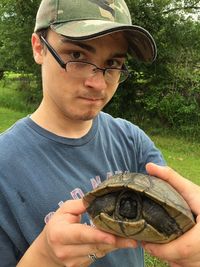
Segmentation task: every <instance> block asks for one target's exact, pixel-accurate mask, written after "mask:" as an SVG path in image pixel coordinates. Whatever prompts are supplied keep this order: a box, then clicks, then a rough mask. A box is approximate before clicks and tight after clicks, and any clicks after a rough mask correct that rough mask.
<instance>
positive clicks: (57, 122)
mask: <svg viewBox="0 0 200 267" xmlns="http://www.w3.org/2000/svg"><path fill="white" fill-rule="evenodd" d="M31 119H32V120H33V121H34V122H35V123H36V124H38V125H39V126H40V127H42V128H44V129H46V130H48V131H50V132H52V133H54V134H56V135H58V136H62V137H67V138H81V137H83V136H84V135H86V134H87V133H88V132H89V130H90V129H91V127H92V123H93V120H89V121H78V120H70V119H69V118H67V117H65V116H64V115H63V116H57V114H55V113H54V112H51V111H50V110H48V109H47V108H45V107H44V106H43V104H41V105H40V106H39V107H38V109H37V110H36V111H35V112H34V113H33V114H32V115H31Z"/></svg>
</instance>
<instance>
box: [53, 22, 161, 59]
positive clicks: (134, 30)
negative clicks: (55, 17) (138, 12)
mask: <svg viewBox="0 0 200 267" xmlns="http://www.w3.org/2000/svg"><path fill="white" fill-rule="evenodd" d="M50 27H51V29H52V30H53V31H55V32H57V33H59V34H61V35H64V36H65V37H67V38H69V39H72V40H89V39H94V38H97V37H100V36H103V35H107V34H110V33H112V32H118V31H123V32H125V36H126V38H127V40H128V43H129V53H130V54H131V55H132V56H134V57H136V58H137V59H138V60H141V61H145V62H153V61H154V60H155V58H156V55H157V49H156V44H155V41H154V39H153V37H152V36H151V34H150V33H149V32H148V31H146V30H145V29H144V28H142V27H139V26H136V25H124V24H119V23H116V22H111V21H105V20H82V21H71V22H63V23H59V24H52V25H51V26H50Z"/></svg>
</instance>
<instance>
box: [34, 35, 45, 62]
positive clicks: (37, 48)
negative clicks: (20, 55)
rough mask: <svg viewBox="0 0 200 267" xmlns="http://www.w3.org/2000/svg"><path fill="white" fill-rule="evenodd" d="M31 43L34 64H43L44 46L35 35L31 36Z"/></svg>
mask: <svg viewBox="0 0 200 267" xmlns="http://www.w3.org/2000/svg"><path fill="white" fill-rule="evenodd" d="M31 43H32V49H33V57H34V59H35V62H36V63H37V64H40V65H41V64H42V63H43V56H44V46H43V44H42V42H41V40H40V37H39V36H38V35H37V34H36V33H33V34H32V38H31Z"/></svg>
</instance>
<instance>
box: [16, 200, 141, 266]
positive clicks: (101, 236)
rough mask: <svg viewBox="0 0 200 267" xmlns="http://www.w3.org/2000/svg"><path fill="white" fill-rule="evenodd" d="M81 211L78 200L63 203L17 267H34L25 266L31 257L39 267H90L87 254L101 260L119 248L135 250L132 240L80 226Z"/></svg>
mask: <svg viewBox="0 0 200 267" xmlns="http://www.w3.org/2000/svg"><path fill="white" fill-rule="evenodd" d="M85 211H86V206H85V204H84V202H83V201H82V200H69V201H66V202H65V203H64V204H63V205H62V206H61V207H60V208H59V209H58V210H57V211H56V212H55V214H54V215H53V216H52V218H51V219H50V221H49V222H48V223H47V225H46V226H45V228H44V230H43V231H42V233H41V234H40V236H39V237H38V238H37V239H36V240H35V242H34V243H33V245H32V246H31V247H30V248H29V253H28V251H27V253H26V254H25V256H26V258H25V257H24V259H23V258H22V260H21V261H20V264H19V265H18V267H22V266H26V267H27V266H29V267H32V266H37V264H36V263H35V262H34V264H35V265H31V264H29V265H28V263H29V261H31V258H32V260H33V261H34V255H35V256H37V257H38V262H39V260H40V261H41V260H42V262H44V263H43V264H41V262H40V265H38V266H42V267H44V266H45V267H46V266H48V267H57V266H67V267H71V266H73V267H76V266H77V267H80V266H81V267H87V266H89V265H90V264H91V263H92V259H91V258H90V257H89V256H88V255H90V254H95V255H96V257H97V258H102V257H104V256H105V255H106V254H107V253H109V252H111V251H113V250H116V249H119V248H127V247H137V242H136V241H134V240H128V239H124V238H120V237H116V236H114V235H112V234H109V233H105V232H103V231H100V230H98V229H96V228H95V227H93V226H89V225H85V224H80V220H81V214H83V213H84V212H85ZM37 257H36V258H37ZM45 264H46V265H45Z"/></svg>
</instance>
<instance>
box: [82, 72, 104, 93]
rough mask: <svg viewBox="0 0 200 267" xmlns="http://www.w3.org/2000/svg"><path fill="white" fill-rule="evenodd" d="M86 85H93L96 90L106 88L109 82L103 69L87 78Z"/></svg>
mask: <svg viewBox="0 0 200 267" xmlns="http://www.w3.org/2000/svg"><path fill="white" fill-rule="evenodd" d="M85 86H88V87H92V88H94V89H95V90H105V89H106V88H107V82H106V79H105V76H104V73H103V71H101V70H97V71H96V72H94V73H93V75H91V76H90V77H88V78H86V79H85Z"/></svg>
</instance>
